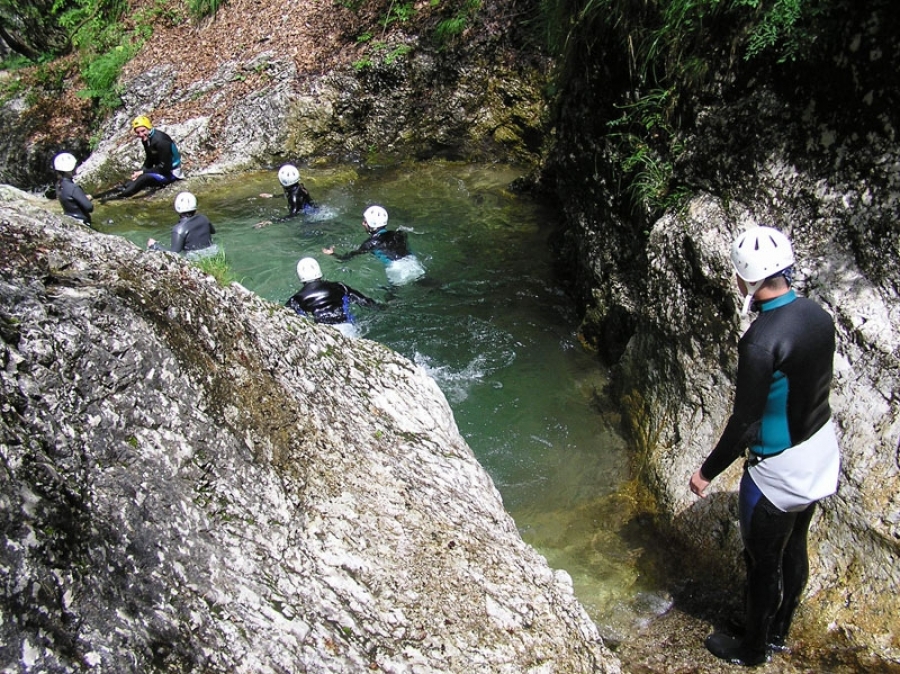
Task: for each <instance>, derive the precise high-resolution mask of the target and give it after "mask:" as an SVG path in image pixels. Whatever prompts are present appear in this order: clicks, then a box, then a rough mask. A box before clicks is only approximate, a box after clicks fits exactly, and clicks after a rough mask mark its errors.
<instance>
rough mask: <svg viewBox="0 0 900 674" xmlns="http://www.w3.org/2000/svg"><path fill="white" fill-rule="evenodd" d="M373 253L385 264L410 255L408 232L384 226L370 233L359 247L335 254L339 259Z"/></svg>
mask: <svg viewBox="0 0 900 674" xmlns="http://www.w3.org/2000/svg"><path fill="white" fill-rule="evenodd" d="M365 253H372V254H373V255H374V256H375V257H377V258H378V259H379V260H381V261H382V262H384V263H385V264H387V263H389V262H393V261H395V260H400V259H402V258H404V257H408V256H409V255H410V251H409V244H408V242H407V238H406V232H401V231H397V230H388V229H386V228H384V227H382V228H381V229H379V230H378V231H376V232H373V233H372V234H370V235H369V238H368V239H366V240H365V241H363V242H362V243H361V244H360V245H359V248H357V249H356V250H351V251H350V252H349V253H343V254H340V255H335V257H336V258H337V259H338V260H349V259H350V258H351V257H355V256H357V255H363V254H365Z"/></svg>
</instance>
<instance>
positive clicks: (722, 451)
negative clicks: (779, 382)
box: [700, 343, 775, 480]
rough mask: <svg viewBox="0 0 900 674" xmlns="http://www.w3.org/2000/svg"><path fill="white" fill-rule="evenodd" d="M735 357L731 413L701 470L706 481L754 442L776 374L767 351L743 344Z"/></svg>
mask: <svg viewBox="0 0 900 674" xmlns="http://www.w3.org/2000/svg"><path fill="white" fill-rule="evenodd" d="M738 353H739V355H738V373H737V385H736V386H735V396H734V409H733V410H732V413H731V416H730V417H729V419H728V424H727V425H726V426H725V430H724V431H723V432H722V436H721V437H720V438H719V442H718V443H716V446H715V448H714V449H713V451H712V452H711V453H710V455H709V456H708V457H707V458H706V461H704V462H703V465H702V466H701V467H700V472H701V473H702V474H703V477H705V478H706V479H707V480H713V479H715V478H716V477H718V476H719V474H721V473H722V471H724V470H725V469H726V468H728V466H730V465H731V464H732V463H733V462H734V460H735V459H737V458H738V457H739V456H740V455H741V454H742V453H743V452H744V450H745V449H746V448H747V447H748V446H749V445H750V443H751V442H752V441H753V440H754V439H755V437H756V434H757V433H758V431H759V426H760V423H761V421H762V417H763V412H764V411H765V408H766V400H767V399H768V396H769V388H770V386H771V384H772V377H773V375H774V373H775V370H774V357H773V354H772V353H771V352H769V351H768V350H766V349H763V348H761V347H759V346H757V345H755V344H752V343H748V344H743V343H742V344H741V345H740V346H739V347H738Z"/></svg>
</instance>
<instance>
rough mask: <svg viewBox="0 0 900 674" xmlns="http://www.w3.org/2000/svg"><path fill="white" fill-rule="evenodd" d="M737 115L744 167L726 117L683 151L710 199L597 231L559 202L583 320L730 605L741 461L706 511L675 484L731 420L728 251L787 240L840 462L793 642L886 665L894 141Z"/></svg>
mask: <svg viewBox="0 0 900 674" xmlns="http://www.w3.org/2000/svg"><path fill="white" fill-rule="evenodd" d="M741 105H742V106H743V109H744V112H745V114H746V117H747V120H753V122H752V123H751V122H750V121H748V122H747V124H746V126H745V127H742V128H745V129H746V130H747V133H748V134H756V136H755V139H754V140H753V141H752V143H751V146H752V147H754V150H755V156H754V158H753V160H752V161H748V162H746V165H744V166H743V167H741V168H740V169H739V168H738V167H737V166H735V165H734V162H735V159H736V157H737V155H735V154H729V152H728V150H727V147H722V145H723V144H724V142H725V140H724V139H727V138H728V136H727V135H723V134H720V133H717V132H716V130H717V129H719V127H720V126H722V127H729V128H730V126H731V125H732V124H733V121H732V116H731V115H729V113H730V112H733V111H728V110H723V109H716V110H710V111H709V112H708V114H707V115H706V116H705V117H704V118H703V124H704V125H705V127H704V126H701V128H699V129H698V130H697V131H696V136H695V137H691V138H690V139H688V142H687V146H688V147H689V148H690V149H691V150H690V151H691V152H693V153H694V157H693V159H692V160H691V161H694V160H695V159H696V157H697V156H698V155H703V156H705V157H706V158H707V161H710V162H711V161H713V159H712V158H715V159H716V160H717V161H720V162H721V163H722V164H724V165H725V166H726V167H728V169H729V170H726V171H724V172H723V174H722V175H717V176H716V178H715V180H714V179H713V178H711V177H710V178H709V181H710V185H711V188H714V191H709V192H707V191H704V190H698V191H697V192H696V193H695V194H694V196H693V197H692V198H691V200H690V201H689V202H688V203H687V204H686V205H685V207H684V208H682V209H681V210H679V211H678V212H670V213H667V214H665V215H664V216H663V217H661V218H660V219H658V220H656V221H655V222H652V223H650V224H649V225H647V229H646V231H644V232H643V233H636V232H635V231H634V225H633V224H632V223H628V222H624V221H622V220H620V219H617V218H615V217H611V216H610V214H609V211H605V210H604V206H603V205H602V200H600V199H598V200H597V201H596V202H594V203H590V202H589V201H588V200H587V199H581V200H580V201H579V202H578V203H576V204H574V205H571V206H570V208H571V209H572V211H573V217H572V219H571V221H572V222H573V223H574V225H573V229H572V236H573V237H574V239H575V241H576V248H577V251H578V255H579V259H580V262H581V265H582V269H583V271H584V275H585V277H586V278H587V279H589V281H587V282H586V285H589V286H590V287H591V288H592V289H593V290H592V293H593V294H592V296H591V300H592V304H593V307H592V311H593V313H592V314H589V317H588V320H592V321H596V324H597V325H599V326H601V327H600V328H599V329H598V328H596V326H595V330H598V333H599V334H602V329H603V327H604V326H605V327H606V328H608V329H609V330H610V332H611V333H612V334H614V335H616V337H618V342H614V344H615V345H616V346H618V345H619V344H621V349H620V351H618V352H616V353H614V354H613V355H614V357H615V358H616V359H617V365H616V367H617V377H616V380H617V382H618V387H619V391H620V395H621V396H622V399H623V400H624V401H625V402H626V407H628V409H627V410H626V411H627V412H628V413H629V414H630V416H631V420H632V425H633V427H634V428H637V429H639V432H638V433H636V434H635V435H636V437H637V438H638V439H640V440H641V441H642V444H641V446H639V447H638V450H639V452H640V459H639V460H640V461H641V462H642V463H641V465H642V466H643V467H644V472H643V477H644V478H646V482H647V484H648V486H649V488H650V489H651V491H652V492H653V494H654V496H655V497H656V499H657V500H658V503H659V505H660V512H661V514H662V516H661V520H662V521H663V522H664V523H665V525H666V528H667V530H668V531H669V532H670V533H672V534H673V535H674V536H675V537H676V538H677V539H678V540H679V541H681V542H683V543H685V544H687V545H688V546H689V548H690V549H692V550H694V551H696V552H697V555H698V557H697V558H698V560H702V561H703V562H707V563H710V564H711V565H713V566H716V567H717V570H718V573H719V575H720V577H721V578H723V579H724V578H729V579H730V580H729V583H728V586H729V587H731V588H732V589H733V590H732V591H733V592H734V593H735V595H737V594H738V593H739V592H740V582H741V578H742V574H743V564H742V561H741V556H740V553H741V541H740V535H739V530H738V521H737V502H736V491H737V488H738V482H739V479H740V475H741V467H740V465H739V463H740V462H736V463H735V465H733V466H732V467H731V468H730V469H729V471H727V472H726V473H725V474H723V475H722V476H720V477H719V478H718V479H717V480H716V481H715V482H714V484H713V488H712V489H713V493H712V496H711V497H710V498H709V499H706V500H702V501H701V500H698V499H696V498H695V497H694V496H693V495H692V494H691V493H690V492H689V490H688V487H687V485H688V479H689V477H690V475H691V474H692V473H693V471H694V470H696V469H697V468H698V467H699V466H700V464H701V463H702V461H703V459H704V458H705V457H706V456H707V455H708V453H709V452H710V451H711V450H712V448H713V446H714V444H715V442H716V440H717V439H718V437H719V433H720V432H721V430H722V428H723V426H724V423H725V421H726V420H727V418H728V415H729V414H730V412H731V405H732V397H733V393H734V386H733V384H734V375H735V366H736V359H737V350H736V347H737V340H738V338H739V337H740V334H741V333H742V332H743V330H744V329H745V328H746V326H747V323H746V322H742V321H741V320H740V319H739V317H738V311H739V302H738V300H739V298H738V293H737V290H736V288H735V284H734V272H733V269H732V268H731V265H730V263H729V260H728V253H729V251H730V246H731V242H732V241H733V240H734V238H735V237H736V236H737V234H738V233H739V232H740V231H742V230H744V229H746V228H747V227H749V226H753V225H757V224H769V225H773V226H775V227H779V228H781V229H782V230H783V231H785V232H786V233H787V234H788V235H789V236H791V238H792V239H793V241H794V245H795V248H796V255H797V260H798V264H797V267H796V270H797V274H796V288H797V290H798V292H799V293H800V294H802V295H806V296H809V297H811V298H812V299H814V300H816V301H817V302H819V303H821V304H822V305H823V306H824V307H825V308H826V309H827V310H828V311H829V312H830V313H831V314H832V315H833V316H834V318H835V323H836V326H837V331H838V348H837V355H836V359H835V381H834V389H833V394H832V409H833V412H834V416H835V419H836V421H837V423H838V426H839V438H840V442H841V447H842V452H843V463H842V471H841V480H840V486H839V491H838V493H837V494H836V495H834V496H832V497H829V498H827V499H825V500H824V501H823V502H822V503H821V507H820V509H819V512H818V515H817V516H816V518H815V519H814V521H813V527H812V535H811V541H810V551H811V562H812V573H811V576H810V583H809V587H808V592H807V597H806V602H805V603H804V604H803V605H802V609H801V613H800V615H799V619H798V621H797V632H798V635H802V637H803V638H804V639H806V640H807V641H809V642H813V643H815V642H816V641H818V642H819V643H823V642H824V643H830V644H831V645H832V646H834V644H837V643H840V644H842V645H845V646H848V647H850V648H858V649H861V650H863V651H866V652H870V653H876V654H877V655H878V656H880V657H883V658H886V659H888V660H891V661H900V649H898V644H897V640H896V634H897V631H896V616H897V612H898V609H900V602H898V599H897V594H896V588H897V587H898V583H900V527H898V523H900V492H898V489H897V485H898V484H900V399H898V397H897V393H896V392H897V391H898V390H900V380H898V373H900V341H898V337H897V335H898V334H900V296H898V286H897V282H896V279H897V278H898V273H900V247H898V245H897V236H898V226H897V216H898V213H900V211H898V203H900V202H898V199H900V180H898V172H897V167H898V166H900V155H898V149H897V146H896V143H895V142H894V141H893V140H892V138H891V136H890V135H884V136H878V135H877V134H874V133H873V134H871V135H870V136H869V137H868V138H867V141H866V143H865V144H861V143H859V142H858V139H857V138H854V137H852V136H848V137H845V138H841V139H839V140H838V141H835V139H834V138H833V137H832V134H829V133H821V128H820V127H817V125H816V124H815V120H814V119H813V120H812V121H809V120H805V121H804V122H799V121H795V122H794V123H791V121H790V120H785V119H781V120H780V121H779V122H778V123H776V122H775V121H773V120H779V119H780V116H782V115H784V114H785V113H784V110H785V107H786V104H785V102H784V101H783V100H781V99H779V98H778V97H777V96H774V95H773V94H771V92H766V91H765V90H760V91H757V92H753V93H752V94H750V95H748V96H747V97H746V98H745V99H742V102H741ZM824 125H825V123H824V122H822V125H821V126H824ZM788 146H790V147H791V151H789V150H788ZM797 147H800V148H805V151H797V149H796V148H797ZM848 157H852V161H850V160H848V159H846V158H848ZM691 161H687V160H686V164H687V165H688V166H689V167H693V168H694V169H696V166H697V164H692V163H691ZM698 164H699V162H698ZM730 171H733V172H734V173H733V174H732V173H731V172H730ZM568 175H572V176H577V175H578V174H577V173H576V172H575V171H570V172H569V173H568ZM708 175H710V174H708ZM578 180H579V178H577V177H576V178H573V181H574V182H576V183H577V182H578ZM583 180H584V181H585V182H587V183H590V184H591V185H593V186H594V188H595V189H602V188H601V187H598V186H597V184H596V183H595V182H593V181H591V179H590V177H586V178H584V179H583ZM569 188H570V189H571V190H572V193H573V194H584V193H585V192H586V190H587V188H585V189H584V190H582V189H580V188H579V187H578V186H575V185H572V184H570V185H569ZM596 203H600V204H601V205H600V206H597V205H596ZM693 572H694V573H697V571H696V569H694V570H693ZM724 585H725V584H724V582H723V586H724ZM727 600H728V597H724V596H723V598H722V601H723V602H725V601H727Z"/></svg>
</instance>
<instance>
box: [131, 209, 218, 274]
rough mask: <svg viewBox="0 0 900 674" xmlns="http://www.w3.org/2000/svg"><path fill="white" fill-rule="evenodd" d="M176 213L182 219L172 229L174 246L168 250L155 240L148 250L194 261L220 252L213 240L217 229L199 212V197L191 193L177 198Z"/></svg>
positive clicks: (148, 243) (150, 243)
mask: <svg viewBox="0 0 900 674" xmlns="http://www.w3.org/2000/svg"><path fill="white" fill-rule="evenodd" d="M175 212H176V213H178V214H179V215H180V216H181V219H180V220H179V221H178V224H176V225H175V226H174V227H173V228H172V246H171V247H170V248H168V249H166V248H164V247H163V246H162V245H160V244H159V243H158V242H157V241H156V240H155V239H150V240H149V241H147V248H149V249H150V250H168V252H170V253H180V254H184V255H185V256H186V257H188V258H192V259H193V258H201V257H211V256H213V255H215V254H216V253H218V252H219V247H218V246H217V245H216V244H215V243H213V240H212V235H213V234H215V233H216V228H215V227H214V226H213V224H212V223H211V222H210V221H209V218H207V217H206V216H205V215H203V214H202V213H198V212H197V197H195V196H194V195H193V194H191V193H190V192H181V193H180V194H179V195H178V196H177V197H175Z"/></svg>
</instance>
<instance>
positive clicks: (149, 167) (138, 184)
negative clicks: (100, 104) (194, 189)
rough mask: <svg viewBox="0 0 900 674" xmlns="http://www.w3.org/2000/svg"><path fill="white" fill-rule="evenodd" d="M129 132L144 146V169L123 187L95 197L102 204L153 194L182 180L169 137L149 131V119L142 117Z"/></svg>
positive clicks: (174, 148)
mask: <svg viewBox="0 0 900 674" xmlns="http://www.w3.org/2000/svg"><path fill="white" fill-rule="evenodd" d="M131 128H132V129H133V130H134V134H135V135H136V136H137V137H138V138H140V139H141V145H143V146H144V157H145V158H144V165H143V166H142V167H141V168H140V169H139V170H137V171H135V172H134V173H132V174H131V180H129V181H128V182H127V183H125V185H123V186H119V187H115V188H113V189H112V190H110V191H109V192H107V193H104V194H103V195H98V197H100V198H102V200H103V201H111V200H113V199H126V198H128V197H132V196H134V195H135V194H137V193H138V192H140V191H141V190H145V189H152V190H157V189H159V188H161V187H165V186H166V185H168V184H170V183H173V182H175V181H176V180H182V179H183V178H184V172H183V171H182V169H181V154H180V153H179V152H178V146H177V145H175V141H173V140H172V138H171V136H169V135H168V134H167V133H165V132H164V131H160V130H159V129H155V128H153V124H152V123H151V122H150V118H149V117H147V116H145V115H140V116H138V117H135V118H134V120H133V121H132V122H131Z"/></svg>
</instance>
